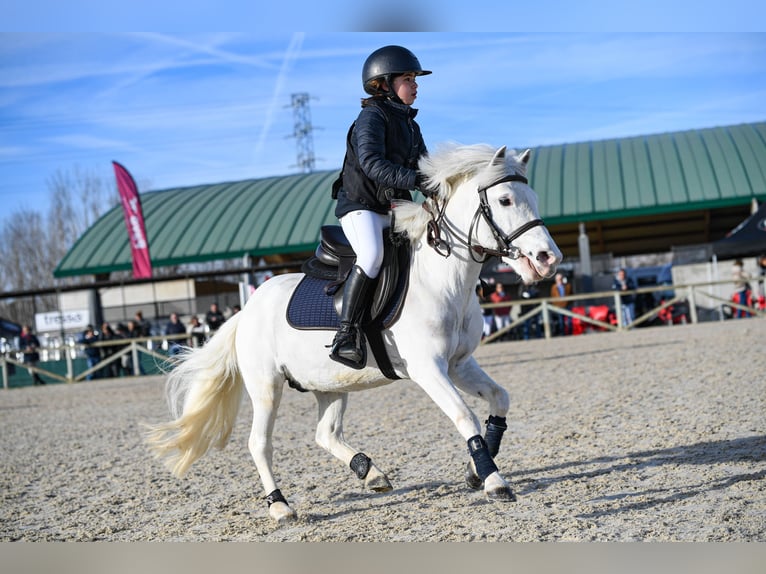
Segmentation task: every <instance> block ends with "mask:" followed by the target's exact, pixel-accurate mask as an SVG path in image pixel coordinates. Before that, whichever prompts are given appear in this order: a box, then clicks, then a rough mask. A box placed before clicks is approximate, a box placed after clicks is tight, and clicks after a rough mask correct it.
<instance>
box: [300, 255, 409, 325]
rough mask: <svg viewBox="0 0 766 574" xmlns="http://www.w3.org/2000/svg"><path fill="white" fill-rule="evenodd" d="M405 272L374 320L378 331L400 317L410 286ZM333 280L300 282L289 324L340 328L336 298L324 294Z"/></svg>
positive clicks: (404, 271)
mask: <svg viewBox="0 0 766 574" xmlns="http://www.w3.org/2000/svg"><path fill="white" fill-rule="evenodd" d="M402 271H403V272H402V273H400V274H399V276H398V281H397V284H396V286H395V288H394V290H393V293H392V295H391V297H390V298H388V301H387V302H385V304H384V306H383V307H382V308H381V312H380V313H379V314H378V316H377V317H373V320H374V322H376V323H378V328H383V329H388V328H389V327H390V326H391V325H393V324H394V323H395V322H396V320H397V319H398V318H399V311H400V310H401V307H402V303H403V302H404V296H405V294H406V292H407V284H408V273H407V269H406V268H405V269H403V270H402ZM334 280H335V278H321V277H313V276H311V275H306V276H305V277H304V278H303V279H301V281H300V283H298V286H297V287H296V288H295V291H294V292H293V295H292V297H291V298H290V302H289V303H288V305H287V322H288V324H289V325H290V326H291V327H293V328H295V329H326V330H334V331H335V330H337V329H338V327H340V320H339V318H338V313H337V312H336V311H335V304H334V302H333V300H334V296H332V295H328V294H327V293H326V292H325V288H326V287H327V286H328V285H329V284H330V283H332V282H333V281H334ZM376 294H377V292H376ZM368 319H369V317H368Z"/></svg>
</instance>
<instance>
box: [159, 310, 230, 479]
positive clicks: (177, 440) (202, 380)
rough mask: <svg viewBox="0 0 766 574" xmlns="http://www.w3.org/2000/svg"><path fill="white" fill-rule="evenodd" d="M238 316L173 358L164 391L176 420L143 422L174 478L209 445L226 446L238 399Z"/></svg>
mask: <svg viewBox="0 0 766 574" xmlns="http://www.w3.org/2000/svg"><path fill="white" fill-rule="evenodd" d="M240 317H241V313H237V314H235V315H233V316H232V317H230V318H229V319H228V320H227V321H226V322H225V323H224V324H223V325H222V326H221V328H220V329H219V330H218V331H217V332H216V333H215V335H213V336H212V337H211V338H210V340H209V341H208V342H207V343H206V344H205V345H204V346H202V347H197V348H194V349H185V350H184V351H183V352H182V353H180V354H179V355H177V356H176V358H175V359H174V360H173V367H172V371H171V372H170V374H169V375H168V378H167V383H166V394H167V400H168V406H169V407H170V412H171V414H172V415H173V416H174V417H175V420H173V421H170V422H168V423H164V424H158V425H150V426H148V430H147V432H146V442H147V443H148V444H149V447H150V448H151V449H152V450H153V451H154V454H155V456H156V457H157V458H159V459H164V462H165V465H166V466H167V467H168V469H170V471H171V472H172V473H173V474H174V475H176V476H178V477H181V476H183V475H184V474H185V473H186V471H187V470H189V467H190V466H191V465H192V464H193V463H194V461H196V460H197V459H198V458H200V457H201V456H203V455H204V454H205V453H206V452H207V451H208V450H210V447H211V446H216V447H217V448H219V449H222V448H223V447H224V446H226V443H227V442H228V440H229V437H230V436H231V431H232V429H233V427H234V422H235V421H236V419H237V413H238V412H239V406H240V404H241V401H242V387H243V385H242V375H241V374H240V371H239V366H238V364H237V352H236V349H235V345H234V339H235V336H236V334H237V324H238V323H239V320H240Z"/></svg>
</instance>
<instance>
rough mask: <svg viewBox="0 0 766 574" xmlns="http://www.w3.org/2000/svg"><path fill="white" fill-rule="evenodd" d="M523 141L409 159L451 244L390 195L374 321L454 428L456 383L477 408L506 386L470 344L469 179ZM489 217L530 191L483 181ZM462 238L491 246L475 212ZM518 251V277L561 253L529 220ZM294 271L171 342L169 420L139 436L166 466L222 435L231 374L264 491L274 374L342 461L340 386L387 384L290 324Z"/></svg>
mask: <svg viewBox="0 0 766 574" xmlns="http://www.w3.org/2000/svg"><path fill="white" fill-rule="evenodd" d="M528 158H529V152H525V153H524V154H518V155H509V154H506V153H505V148H501V149H500V150H495V149H493V148H490V147H489V146H483V145H478V146H459V145H455V144H452V145H449V146H445V147H444V148H442V149H441V150H439V151H437V152H436V153H434V154H432V155H431V156H430V157H428V158H426V159H424V160H423V161H422V162H421V170H422V171H423V173H425V174H426V175H427V176H428V177H429V178H430V180H431V181H432V182H433V183H434V184H436V185H438V186H439V197H438V202H439V204H440V205H445V206H446V207H445V212H444V222H445V223H444V224H443V225H442V239H443V240H444V241H445V242H446V243H448V244H449V245H450V247H451V255H450V256H449V257H447V258H445V257H443V256H442V255H440V254H438V253H437V252H436V251H435V250H434V249H432V248H431V247H429V246H428V245H427V243H426V235H425V231H426V224H427V222H428V221H429V219H430V218H431V217H430V216H429V214H428V212H427V211H426V210H424V209H423V208H422V207H421V206H419V205H417V204H410V203H402V204H399V205H397V206H396V208H395V213H396V218H395V221H396V226H397V229H398V230H406V231H407V232H408V235H409V237H410V239H411V242H412V263H411V269H410V280H409V291H408V293H407V298H406V301H405V302H404V305H403V307H402V310H401V314H400V318H399V320H398V321H397V322H396V323H395V324H394V325H392V326H391V328H390V330H388V331H387V332H386V333H385V339H386V342H387V347H388V349H389V354H390V356H391V360H392V363H393V365H394V368H395V370H396V372H397V374H398V375H399V376H400V377H402V378H408V379H411V380H412V381H414V382H415V383H417V384H418V385H419V386H420V387H421V388H422V389H423V390H424V391H425V392H426V393H427V394H428V395H429V396H430V397H431V399H432V400H433V401H434V402H435V403H436V405H437V406H438V407H439V408H440V409H441V410H442V411H443V412H444V413H445V414H446V415H447V417H449V419H450V420H451V421H452V422H453V424H454V425H455V427H456V428H457V430H458V432H459V433H460V435H461V436H462V437H463V439H465V440H467V439H468V438H470V437H472V436H475V435H477V434H481V425H480V422H479V419H478V418H477V417H476V415H475V414H474V413H473V412H472V411H471V410H470V409H469V407H468V406H467V405H466V403H465V402H464V400H463V398H462V396H461V394H460V392H459V391H463V392H465V393H468V394H470V395H474V396H480V397H482V398H484V399H485V400H486V401H487V402H488V405H489V412H488V414H490V415H494V416H501V417H502V416H505V414H506V413H507V411H508V408H509V401H508V393H507V392H506V391H505V390H504V389H503V388H502V387H501V386H500V385H498V384H497V383H495V382H494V381H493V380H492V379H491V378H490V377H489V376H488V375H487V374H486V373H485V372H484V371H483V370H482V369H481V368H480V367H479V365H478V364H477V362H476V361H475V359H474V358H473V356H472V354H473V352H474V350H475V349H476V347H477V345H478V344H479V341H480V339H481V331H482V319H481V309H480V307H479V302H478V299H477V297H476V295H475V286H476V284H477V280H478V277H479V272H480V270H481V263H480V262H477V261H475V257H472V255H471V253H469V249H468V247H467V245H466V241H467V239H468V230H469V227H470V225H471V220H472V218H473V216H474V213H475V212H476V209H477V206H478V194H477V188H478V187H479V186H482V185H488V184H489V183H492V182H494V181H497V179H499V177H502V176H503V175H505V174H507V173H517V174H522V175H523V174H524V173H525V171H526V162H527V160H528ZM487 195H488V199H489V203H490V206H491V209H492V214H493V219H494V220H495V222H496V223H497V225H498V226H499V227H500V229H502V230H503V231H504V232H505V233H506V234H508V233H510V232H512V231H513V230H515V229H517V228H519V227H520V226H521V225H523V224H524V223H526V222H527V221H530V220H533V219H536V218H538V217H539V216H538V211H537V198H536V195H535V193H534V192H533V191H532V189H531V188H530V187H529V186H528V185H526V184H523V183H520V182H512V183H502V184H499V185H496V186H494V187H492V188H490V189H489V190H488V192H487ZM473 241H474V244H479V245H482V246H485V247H489V248H492V249H494V248H497V247H498V246H497V245H496V243H495V240H494V238H493V236H492V234H491V232H490V230H489V228H488V226H487V225H486V224H484V223H480V224H479V225H478V227H477V229H475V231H474V238H473ZM515 245H516V246H517V247H518V248H519V249H520V250H521V253H522V255H523V256H522V257H520V258H519V259H516V260H513V259H508V260H507V263H508V264H509V265H511V267H512V268H513V269H514V270H515V271H516V272H517V273H518V274H519V275H520V276H521V277H522V279H523V280H524V281H525V282H533V281H537V280H539V279H541V278H542V277H548V276H550V275H552V274H553V272H554V271H555V268H556V265H557V264H558V263H559V261H560V260H561V253H560V251H559V250H558V247H557V246H556V244H555V243H554V242H553V240H552V239H551V237H550V234H549V233H548V231H547V229H545V227H542V226H539V227H534V228H532V229H530V230H529V231H527V232H526V233H524V234H523V235H522V236H521V237H520V238H518V239H517V240H516V241H515ZM301 278H302V275H300V274H288V275H280V276H276V277H274V278H272V279H270V280H269V281H267V282H266V283H264V284H263V285H261V286H260V287H259V288H258V289H257V290H256V292H255V293H254V294H253V296H252V297H251V298H250V300H249V301H248V303H247V305H246V306H245V308H244V309H243V310H242V311H241V312H240V313H238V314H237V315H235V316H234V317H232V318H231V319H229V320H228V321H227V322H226V323H224V325H223V327H222V328H221V329H220V330H219V331H218V332H217V333H216V335H215V336H214V337H213V338H212V339H211V340H210V342H209V343H208V344H207V345H206V346H204V347H201V348H198V349H194V350H189V351H188V352H186V353H184V354H182V355H181V356H180V358H179V362H178V364H177V365H176V367H175V369H174V370H173V371H172V372H171V373H170V374H169V376H168V387H167V388H168V399H169V403H170V405H171V409H172V411H173V412H174V414H175V415H176V416H177V418H176V420H174V421H172V422H170V423H167V424H164V425H158V426H156V427H154V429H153V431H152V432H151V433H150V435H149V442H150V443H151V444H152V445H153V447H154V449H155V451H156V452H157V453H158V455H159V456H165V457H167V459H168V465H169V466H170V468H171V469H172V470H173V471H174V472H175V473H176V474H178V475H182V474H183V473H184V472H185V471H186V470H187V469H188V467H189V466H190V465H191V464H192V463H193V462H194V460H196V459H197V458H199V457H200V456H202V455H203V454H204V453H205V452H206V451H207V450H208V449H209V448H210V447H211V446H213V445H217V446H219V447H222V446H223V445H225V443H226V441H227V440H228V437H229V435H230V433H231V428H232V425H233V423H234V420H235V419H236V415H237V412H238V408H239V404H240V397H241V389H242V383H243V382H244V387H245V388H246V389H247V392H248V394H249V396H250V399H251V401H252V404H253V412H254V416H253V423H252V429H251V434H250V440H249V443H248V444H249V448H250V452H251V453H252V456H253V460H254V461H255V464H256V467H257V468H258V473H259V475H260V477H261V482H262V484H263V488H264V492H265V493H270V492H272V491H274V490H276V489H277V488H278V486H277V484H276V481H275V479H274V475H273V473H272V454H273V453H272V440H271V436H272V431H273V428H274V421H275V418H276V414H277V409H278V407H279V402H280V398H281V395H282V391H283V388H284V385H285V382H286V381H291V382H292V383H293V384H297V385H299V386H300V387H301V388H303V389H305V390H308V391H313V392H314V394H315V396H316V398H317V402H318V405H319V421H318V425H317V431H316V442H317V443H318V444H319V445H320V446H321V447H323V448H324V449H326V450H327V451H328V452H330V453H331V454H332V455H334V456H335V457H337V458H338V459H340V460H341V461H342V462H343V463H344V464H345V465H348V464H349V462H350V461H351V458H352V457H353V456H354V455H355V454H356V453H357V452H358V450H357V449H355V448H353V447H352V446H350V445H348V444H347V443H346V442H345V440H344V438H343V413H344V411H345V408H346V396H347V395H346V393H348V392H350V391H359V390H364V389H369V388H374V387H376V386H380V385H385V384H389V383H391V382H392V381H391V380H389V379H386V378H385V377H383V375H382V374H381V372H380V371H379V370H378V369H377V366H376V364H375V359H374V356H373V355H372V353H371V352H369V353H368V366H367V367H366V368H364V369H362V370H354V369H350V368H348V367H345V366H343V365H340V364H338V363H336V362H334V361H332V360H331V359H330V358H329V356H328V353H329V350H328V348H327V345H329V344H330V342H331V340H332V333H330V332H328V331H299V330H295V329H293V328H291V327H290V326H289V325H288V323H287V321H286V319H285V314H286V307H287V304H288V301H289V299H290V295H291V293H292V290H293V289H294V288H295V286H296V285H297V284H298V282H299V281H300V279H301ZM366 485H367V486H368V487H369V488H372V489H373V490H388V489H390V484H389V483H388V479H387V478H386V477H385V475H384V474H383V473H382V472H381V471H380V469H378V468H377V467H376V466H375V465H374V464H373V465H372V468H371V470H370V474H369V475H368V477H367V479H366ZM484 488H485V492H486V493H487V494H488V495H489V496H493V495H498V493H499V497H501V498H502V497H503V496H502V493H503V492H504V491H507V492H510V489H509V487H508V485H507V483H506V482H505V480H504V479H503V478H502V476H501V475H500V474H499V473H497V472H496V473H494V474H492V475H491V476H490V477H488V478H487V480H486V481H485V484H484ZM270 514H271V516H272V518H274V519H275V520H277V521H278V522H281V521H283V520H286V519H290V518H292V517H294V512H293V510H292V509H291V508H290V507H289V505H288V504H285V503H281V502H280V503H275V504H272V506H271V507H270Z"/></svg>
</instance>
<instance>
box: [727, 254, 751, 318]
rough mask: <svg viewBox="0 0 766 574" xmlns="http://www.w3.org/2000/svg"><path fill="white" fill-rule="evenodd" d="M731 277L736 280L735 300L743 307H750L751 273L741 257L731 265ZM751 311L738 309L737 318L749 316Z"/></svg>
mask: <svg viewBox="0 0 766 574" xmlns="http://www.w3.org/2000/svg"><path fill="white" fill-rule="evenodd" d="M731 278H732V279H733V280H734V302H735V303H739V304H740V305H742V306H743V307H748V306H749V305H748V296H749V295H750V283H749V281H750V274H749V273H747V272H746V271H745V269H744V265H743V264H742V260H741V259H737V260H736V261H734V263H733V264H732V266H731ZM749 316H750V313H748V312H747V311H745V310H744V309H739V308H738V309H737V311H736V313H734V318H735V319H741V318H742V317H749Z"/></svg>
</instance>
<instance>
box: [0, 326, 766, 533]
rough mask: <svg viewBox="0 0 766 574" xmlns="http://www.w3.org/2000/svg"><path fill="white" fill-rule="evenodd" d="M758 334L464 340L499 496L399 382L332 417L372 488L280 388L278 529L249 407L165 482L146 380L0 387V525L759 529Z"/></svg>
mask: <svg viewBox="0 0 766 574" xmlns="http://www.w3.org/2000/svg"><path fill="white" fill-rule="evenodd" d="M764 340H766V321H764V320H760V319H749V320H741V321H728V322H726V323H706V324H701V325H688V326H675V327H655V328H646V329H640V330H637V331H633V332H628V333H603V334H590V335H585V336H579V337H570V338H566V339H553V340H551V341H544V340H536V341H518V342H507V343H493V344H490V345H486V346H484V347H481V348H480V349H479V350H478V351H477V358H478V360H479V362H480V363H481V364H482V366H483V367H484V368H485V369H486V370H487V371H488V372H489V373H490V374H491V375H492V376H493V377H495V379H496V380H498V381H499V382H500V383H501V384H503V385H504V386H505V387H506V388H507V389H508V390H509V392H510V394H511V398H512V405H511V411H510V413H509V416H508V421H509V430H508V432H507V433H506V436H505V439H504V442H503V448H502V449H501V452H500V454H499V455H498V457H497V459H496V461H497V463H498V466H499V467H500V469H501V472H502V473H503V474H504V475H505V476H506V478H507V479H508V480H509V481H510V483H511V484H512V486H513V488H514V490H515V492H516V494H517V495H518V501H517V502H515V503H490V502H487V501H486V500H485V499H484V497H483V495H482V494H481V493H480V492H474V491H472V490H469V489H468V488H467V487H466V486H465V485H464V483H463V478H462V477H463V469H464V466H465V463H466V461H467V456H468V455H467V452H466V447H465V444H464V443H463V441H462V439H460V437H459V436H458V434H457V431H456V430H455V429H454V427H453V426H452V424H451V423H450V422H449V421H448V419H447V418H446V417H445V416H444V415H443V414H442V413H441V412H440V411H439V410H438V409H437V408H436V407H435V405H433V404H432V403H431V402H430V401H429V399H428V398H427V397H426V396H425V394H424V393H423V392H422V391H421V390H420V389H419V388H418V387H417V386H416V385H415V384H414V383H412V382H409V381H399V382H396V383H394V384H392V385H389V386H388V387H383V388H380V389H376V390H372V391H366V392H363V393H356V394H353V395H351V399H350V404H349V409H348V412H347V415H346V420H345V429H346V438H347V439H348V440H349V442H351V443H352V444H354V445H355V446H357V447H358V448H359V449H360V450H363V451H364V452H366V453H367V454H368V455H370V456H371V457H372V458H373V460H374V461H375V462H376V464H377V465H378V466H379V467H380V468H381V469H382V470H384V471H385V472H386V473H387V474H388V476H389V478H390V479H391V481H392V483H393V485H394V490H393V491H392V492H390V493H387V494H375V493H371V492H367V491H365V490H363V488H362V486H361V482H360V481H359V480H358V479H356V478H355V476H354V475H353V474H352V472H351V471H350V470H349V469H347V468H343V467H342V466H341V464H340V463H339V462H337V461H336V460H335V459H333V458H331V457H330V455H328V454H326V453H325V452H324V451H323V450H321V449H320V448H319V447H318V446H316V445H315V444H314V442H313V435H314V425H315V418H316V407H315V402H314V399H313V397H312V396H311V395H310V394H302V393H298V392H295V391H292V390H286V392H285V396H284V399H283V402H282V407H281V410H280V417H279V419H278V420H277V435H278V436H277V437H276V439H275V450H276V452H275V463H276V471H277V475H278V479H279V480H280V487H281V489H282V492H283V493H284V494H285V496H286V497H287V498H288V500H289V501H290V503H291V505H292V506H293V508H295V510H296V511H297V512H298V514H299V518H298V520H297V521H296V522H294V523H292V524H290V525H286V526H281V527H278V526H276V525H275V524H274V523H273V522H272V521H271V519H270V518H269V517H268V513H267V509H266V505H265V503H264V502H263V500H261V498H262V496H263V493H262V491H261V485H260V482H259V480H258V476H257V472H256V470H255V467H254V465H253V463H252V461H251V459H250V456H249V453H248V451H247V433H248V427H249V417H250V412H249V407H248V405H247V403H245V404H244V405H243V408H242V410H241V412H240V418H239V420H238V424H237V427H236V429H235V432H234V434H233V436H232V440H231V442H230V443H229V445H228V446H227V448H226V449H224V450H222V451H213V452H211V453H210V454H208V455H207V456H206V457H205V458H203V459H202V460H200V461H198V462H197V463H196V464H195V465H194V466H193V467H192V469H191V471H190V472H189V474H188V475H187V477H186V478H184V479H182V480H178V479H175V478H173V477H172V476H171V475H170V474H169V473H168V472H167V471H166V470H165V469H164V467H162V466H161V464H160V463H158V462H157V461H155V460H154V459H153V458H152V457H151V455H150V453H149V452H148V450H147V449H146V448H145V447H144V445H143V444H142V437H141V423H142V422H152V423H154V422H160V421H163V420H166V419H167V414H166V407H165V404H164V400H163V388H162V384H163V383H162V380H161V379H160V378H157V377H154V378H144V379H133V380H125V379H122V380H113V381H95V382H88V383H79V384H73V385H48V386H47V387H27V388H22V389H11V390H8V391H0V412H1V413H2V417H1V420H2V427H1V428H0V451H2V462H1V467H0V485H1V492H2V504H1V505H0V540H2V541H16V540H23V541H94V540H103V541H257V542H271V541H376V542H395V541H431V542H436V541H692V542H705V541H739V542H764V541H766V382H765V381H766V378H765V377H764V372H765V371H766V359H765V358H764V355H763V341H764ZM469 404H470V405H471V406H472V407H474V408H475V411H476V413H477V415H478V416H479V417H480V418H481V419H482V420H484V418H486V414H487V413H486V410H485V408H484V405H483V404H481V403H480V402H478V401H474V400H469ZM381 407H382V408H381Z"/></svg>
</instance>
